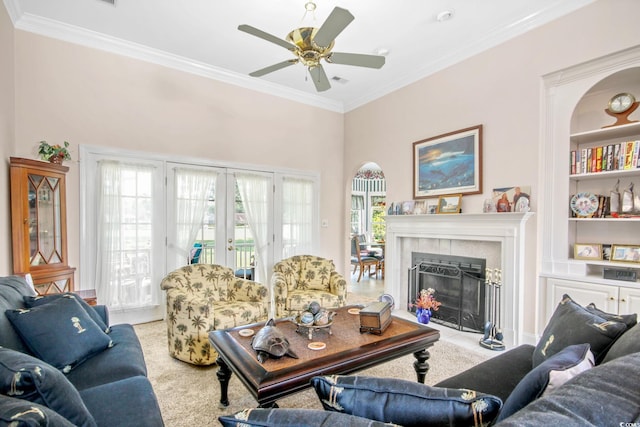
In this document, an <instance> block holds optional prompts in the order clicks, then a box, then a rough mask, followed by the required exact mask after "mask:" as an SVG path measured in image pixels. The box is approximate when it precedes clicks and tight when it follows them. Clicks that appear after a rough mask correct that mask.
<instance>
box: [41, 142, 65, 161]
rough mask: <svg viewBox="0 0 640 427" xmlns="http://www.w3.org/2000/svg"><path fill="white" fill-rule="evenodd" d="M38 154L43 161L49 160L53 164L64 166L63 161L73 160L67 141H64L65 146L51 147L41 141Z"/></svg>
mask: <svg viewBox="0 0 640 427" xmlns="http://www.w3.org/2000/svg"><path fill="white" fill-rule="evenodd" d="M38 154H39V155H40V158H41V159H42V160H48V161H50V162H51V163H58V164H62V161H63V160H71V154H70V153H69V143H68V142H67V141H64V146H61V145H60V144H55V145H51V144H49V143H48V142H47V141H40V146H39V147H38Z"/></svg>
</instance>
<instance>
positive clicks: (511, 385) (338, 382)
mask: <svg viewBox="0 0 640 427" xmlns="http://www.w3.org/2000/svg"><path fill="white" fill-rule="evenodd" d="M638 378H640V324H639V323H637V315H636V314H629V315H617V314H611V313H606V312H603V311H602V310H599V309H598V308H597V307H596V306H595V305H594V304H589V305H588V306H586V307H583V306H581V305H579V304H577V303H576V302H575V301H573V300H572V299H571V297H569V296H568V295H564V297H563V299H562V301H560V303H559V304H558V306H557V308H556V310H555V312H554V314H553V316H552V317H551V319H550V320H549V323H548V324H547V327H546V328H545V330H544V332H543V334H542V337H541V339H540V342H539V343H538V344H537V345H536V346H532V345H527V344H524V345H521V346H519V347H516V348H514V349H511V350H509V351H506V352H504V353H502V354H500V355H497V356H495V357H493V358H491V359H489V360H486V361H485V362H482V363H480V364H478V365H476V366H474V367H472V368H470V369H468V370H466V371H464V372H461V373H460V374H458V375H455V376H453V377H450V378H448V379H446V380H444V381H441V382H439V383H438V384H435V385H434V386H432V387H429V386H426V385H423V384H419V383H416V382H412V381H406V380H398V379H394V378H371V377H362V376H338V375H333V376H325V377H315V378H313V379H312V381H311V382H312V385H313V387H314V388H315V390H316V393H317V394H318V397H319V399H320V402H321V403H322V406H323V408H324V409H325V410H324V411H320V410H305V409H285V408H274V409H261V408H258V409H247V410H245V411H241V412H238V413H236V414H231V415H225V416H221V417H220V418H219V420H220V422H221V424H222V425H224V426H236V425H238V424H237V423H242V425H243V426H247V427H248V426H260V427H268V426H273V427H276V426H278V427H283V426H296V427H301V426H320V425H321V426H325V425H326V426H330V425H350V426H353V427H355V426H363V427H365V426H366V427H372V426H377V425H385V426H387V425H389V424H385V423H390V422H392V423H395V424H399V425H402V426H404V427H414V426H415V427H419V426H420V427H421V426H454V425H455V426H476V427H478V426H486V425H492V426H493V425H495V426H496V427H511V426H513V427H522V426H527V427H528V426H531V427H538V426H563V427H565V426H571V427H573V426H575V427H586V426H590V427H605V426H612V427H613V426H615V427H617V426H637V425H640V387H638Z"/></svg>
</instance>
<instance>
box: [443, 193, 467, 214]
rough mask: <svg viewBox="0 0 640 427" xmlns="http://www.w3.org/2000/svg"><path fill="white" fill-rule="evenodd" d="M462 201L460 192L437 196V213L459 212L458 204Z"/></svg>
mask: <svg viewBox="0 0 640 427" xmlns="http://www.w3.org/2000/svg"><path fill="white" fill-rule="evenodd" d="M461 203H462V194H453V195H450V196H440V197H438V210H437V213H439V214H456V213H460V205H461Z"/></svg>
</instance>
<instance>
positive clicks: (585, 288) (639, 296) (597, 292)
mask: <svg viewBox="0 0 640 427" xmlns="http://www.w3.org/2000/svg"><path fill="white" fill-rule="evenodd" d="M547 283H548V285H549V288H548V291H549V292H548V294H547V295H548V298H547V320H548V319H549V318H551V315H552V314H553V312H554V310H555V309H556V307H557V306H558V303H559V302H560V301H562V296H563V295H564V294H567V295H569V296H570V297H571V299H573V300H574V301H575V302H577V303H578V304H580V305H582V306H586V305H587V304H590V303H594V304H595V305H596V307H598V308H599V309H600V310H603V311H606V312H607V313H617V312H618V287H617V286H608V285H597V284H593V283H585V282H574V281H569V280H561V279H548V280H547ZM634 300H635V301H636V304H639V303H640V292H637V293H636V295H635V297H634Z"/></svg>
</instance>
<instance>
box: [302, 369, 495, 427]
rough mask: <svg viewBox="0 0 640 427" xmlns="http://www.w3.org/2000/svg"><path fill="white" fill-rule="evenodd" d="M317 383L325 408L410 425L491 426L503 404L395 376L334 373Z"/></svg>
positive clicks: (484, 396)
mask: <svg viewBox="0 0 640 427" xmlns="http://www.w3.org/2000/svg"><path fill="white" fill-rule="evenodd" d="M311 384H312V385H313V387H314V388H315V390H316V394H317V395H318V398H319V399H320V402H321V403H322V406H323V407H324V409H326V410H328V411H336V412H342V413H347V414H350V415H356V416H358V417H363V418H368V419H371V420H377V421H382V422H391V423H394V424H400V425H402V426H404V427H412V426H415V427H422V426H427V425H434V426H438V425H476V424H482V425H484V424H487V425H488V424H489V423H490V422H491V421H493V419H494V418H495V417H496V416H497V415H498V413H499V412H500V409H501V408H502V400H500V399H499V398H498V397H495V396H491V395H489V394H484V393H479V392H476V391H473V390H466V389H453V388H443V387H429V386H426V385H424V384H420V383H417V382H415V381H407V380H398V379H395V378H374V377H364V376H341V375H331V376H325V377H314V378H312V379H311Z"/></svg>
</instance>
